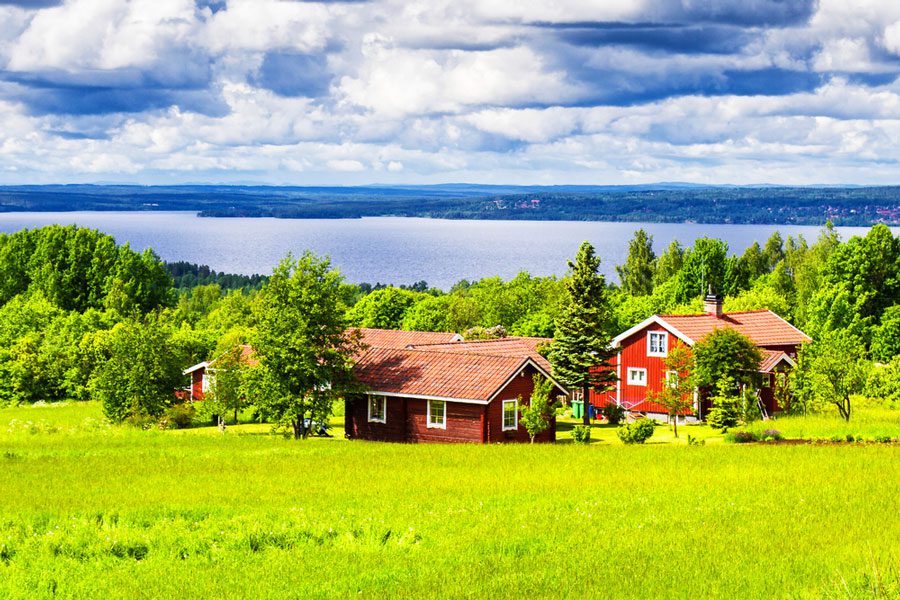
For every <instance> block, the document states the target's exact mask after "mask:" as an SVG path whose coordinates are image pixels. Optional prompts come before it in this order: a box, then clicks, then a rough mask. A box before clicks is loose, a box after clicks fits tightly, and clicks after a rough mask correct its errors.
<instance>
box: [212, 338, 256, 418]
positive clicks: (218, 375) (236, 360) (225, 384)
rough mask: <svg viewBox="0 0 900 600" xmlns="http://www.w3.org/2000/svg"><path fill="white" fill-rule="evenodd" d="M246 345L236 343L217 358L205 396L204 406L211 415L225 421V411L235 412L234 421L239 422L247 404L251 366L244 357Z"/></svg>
mask: <svg viewBox="0 0 900 600" xmlns="http://www.w3.org/2000/svg"><path fill="white" fill-rule="evenodd" d="M243 354H244V346H240V345H236V346H234V347H232V348H230V349H229V350H227V351H226V352H225V353H224V354H221V355H220V356H218V357H217V358H216V359H215V362H214V364H215V369H214V370H212V369H210V370H211V371H212V373H211V374H212V375H213V377H212V378H211V381H210V385H209V392H208V393H207V394H206V395H205V396H204V397H203V401H204V407H205V408H206V411H207V413H209V414H210V415H216V416H218V417H219V421H220V424H221V423H222V422H224V419H225V413H227V412H233V413H234V422H235V424H237V422H238V414H239V413H240V411H241V409H243V408H244V407H245V406H246V405H247V391H246V388H245V381H246V379H247V376H246V374H247V369H248V368H249V367H248V365H247V362H246V360H245V358H244V355H243Z"/></svg>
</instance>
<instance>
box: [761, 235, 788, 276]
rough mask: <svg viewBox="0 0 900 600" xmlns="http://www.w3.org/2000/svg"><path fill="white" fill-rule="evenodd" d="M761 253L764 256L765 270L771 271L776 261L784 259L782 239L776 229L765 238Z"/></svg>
mask: <svg viewBox="0 0 900 600" xmlns="http://www.w3.org/2000/svg"><path fill="white" fill-rule="evenodd" d="M763 255H764V256H765V257H766V271H772V269H774V268H775V266H776V265H777V264H778V263H780V262H781V261H782V260H784V239H782V237H781V234H780V233H779V232H777V231H776V232H775V233H773V234H772V235H771V236H770V237H769V239H768V240H766V246H765V248H764V249H763Z"/></svg>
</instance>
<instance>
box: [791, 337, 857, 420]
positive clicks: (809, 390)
mask: <svg viewBox="0 0 900 600" xmlns="http://www.w3.org/2000/svg"><path fill="white" fill-rule="evenodd" d="M864 355H865V347H864V346H863V344H862V342H861V341H860V340H859V339H858V338H856V337H855V336H853V335H850V334H848V333H847V332H828V333H825V334H823V335H822V336H821V337H819V338H817V339H816V340H815V341H814V342H813V343H811V344H806V345H804V346H803V347H802V348H801V349H800V352H799V353H798V356H797V370H796V373H795V375H794V384H795V390H796V394H797V396H799V397H800V399H801V401H802V402H803V403H804V404H805V405H806V406H810V405H812V406H816V405H821V404H833V405H834V406H835V407H837V409H838V412H839V413H840V415H841V417H843V419H844V420H845V421H849V420H850V412H851V405H850V397H851V396H852V395H854V394H858V393H860V392H862V390H863V386H864V384H865V382H866V375H867V372H868V369H867V363H866V361H865V359H864V358H863V356H864Z"/></svg>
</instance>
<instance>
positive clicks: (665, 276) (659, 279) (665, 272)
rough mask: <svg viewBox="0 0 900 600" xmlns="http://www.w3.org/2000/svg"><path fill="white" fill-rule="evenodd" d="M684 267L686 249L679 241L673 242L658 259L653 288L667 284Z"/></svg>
mask: <svg viewBox="0 0 900 600" xmlns="http://www.w3.org/2000/svg"><path fill="white" fill-rule="evenodd" d="M683 266H684V248H683V247H682V246H681V244H680V243H679V242H678V240H672V241H671V242H670V243H669V246H668V247H667V248H666V251H665V252H663V253H662V255H661V256H660V257H659V258H657V259H656V272H655V273H654V274H653V287H657V286H659V285H661V284H663V283H666V282H667V281H669V280H670V279H672V277H674V276H675V275H677V274H678V272H679V271H681V268H682V267H683Z"/></svg>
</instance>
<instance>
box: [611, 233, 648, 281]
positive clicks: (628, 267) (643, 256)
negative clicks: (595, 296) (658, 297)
mask: <svg viewBox="0 0 900 600" xmlns="http://www.w3.org/2000/svg"><path fill="white" fill-rule="evenodd" d="M655 263H656V254H655V253H654V252H653V236H651V235H647V232H646V231H644V230H643V229H638V230H637V231H635V232H634V237H633V238H632V240H631V241H630V242H629V244H628V257H627V258H626V259H625V264H624V265H621V266H617V267H616V271H617V272H618V274H619V285H620V287H621V288H622V291H624V292H625V293H626V294H629V295H631V296H648V295H650V294H651V293H653V279H654V275H655V270H656V265H655Z"/></svg>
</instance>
